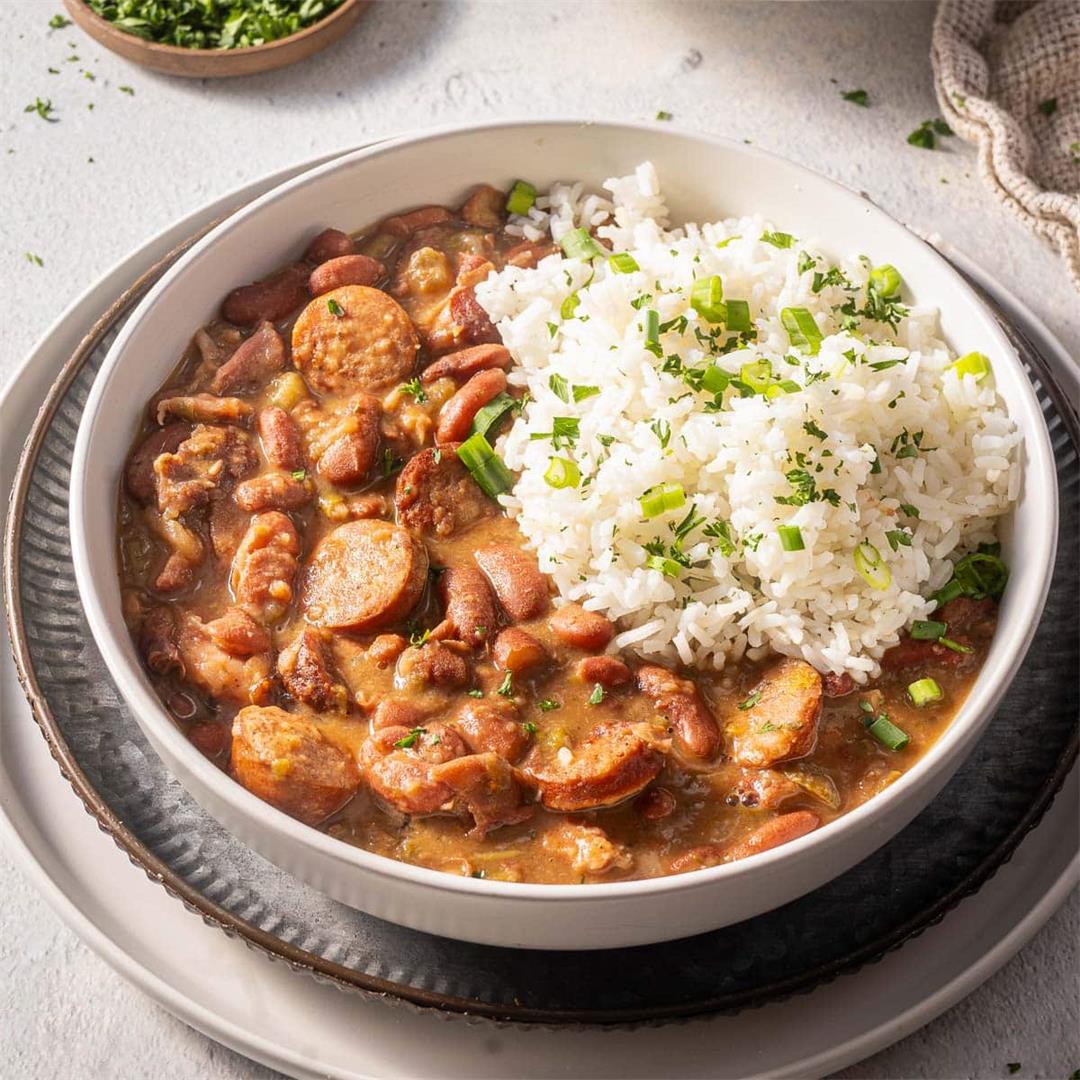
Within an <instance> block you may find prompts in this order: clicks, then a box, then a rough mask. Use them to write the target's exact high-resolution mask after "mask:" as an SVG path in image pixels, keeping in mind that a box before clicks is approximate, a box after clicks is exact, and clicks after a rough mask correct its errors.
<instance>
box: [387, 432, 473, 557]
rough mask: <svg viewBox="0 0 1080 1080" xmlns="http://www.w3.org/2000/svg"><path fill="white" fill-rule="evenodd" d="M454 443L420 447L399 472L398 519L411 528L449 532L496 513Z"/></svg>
mask: <svg viewBox="0 0 1080 1080" xmlns="http://www.w3.org/2000/svg"><path fill="white" fill-rule="evenodd" d="M456 450H457V448H456V447H455V446H453V445H450V446H444V447H442V448H439V449H434V450H433V449H431V448H430V447H429V448H428V449H426V450H421V451H420V453H419V454H414V455H413V456H412V457H411V458H410V459H409V462H408V464H407V465H406V466H405V468H404V469H402V470H401V472H400V473H399V474H398V478H397V487H396V489H395V494H394V501H395V502H396V504H397V513H398V520H399V521H400V522H401V523H402V524H403V525H407V526H408V527H409V528H410V529H416V530H418V531H420V532H426V533H435V535H436V536H450V535H451V534H452V533H456V532H461V531H462V530H463V529H466V528H468V527H469V526H470V525H472V524H474V523H475V522H477V521H479V520H480V519H481V518H483V517H487V516H488V515H489V514H491V513H493V507H494V504H493V503H492V502H491V500H490V499H489V498H488V497H487V496H486V495H485V494H484V493H483V492H482V491H481V490H480V488H479V487H478V486H477V484H476V481H475V480H473V478H472V477H471V476H470V475H469V470H468V469H466V468H465V466H464V465H462V464H461V462H460V461H459V460H458V456H457V453H456Z"/></svg>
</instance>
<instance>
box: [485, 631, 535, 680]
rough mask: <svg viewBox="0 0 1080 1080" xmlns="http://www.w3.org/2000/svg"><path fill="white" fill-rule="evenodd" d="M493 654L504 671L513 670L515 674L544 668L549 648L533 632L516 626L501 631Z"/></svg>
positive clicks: (493, 648) (492, 651)
mask: <svg viewBox="0 0 1080 1080" xmlns="http://www.w3.org/2000/svg"><path fill="white" fill-rule="evenodd" d="M491 654H492V656H493V657H494V659H495V663H496V664H497V665H498V666H499V667H500V668H502V670H503V671H512V672H513V673H514V674H515V675H524V674H526V673H527V672H530V671H535V670H536V669H537V668H542V667H544V665H545V664H547V662H548V659H549V657H548V653H547V649H545V648H544V646H543V645H541V644H540V642H539V641H537V640H536V638H534V637H533V636H532V634H529V633H526V632H525V631H524V630H521V629H519V628H518V627H516V626H508V627H506V629H505V630H500V631H499V636H498V637H497V638H496V639H495V644H494V646H493V647H492V650H491Z"/></svg>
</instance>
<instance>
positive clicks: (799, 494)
mask: <svg viewBox="0 0 1080 1080" xmlns="http://www.w3.org/2000/svg"><path fill="white" fill-rule="evenodd" d="M784 476H785V478H786V479H787V482H788V483H789V484H790V485H791V487H792V494H790V495H774V496H773V498H774V499H775V500H776V502H778V503H780V505H781V506H806V504H807V503H812V502H827V503H829V504H830V505H831V506H839V505H840V495H839V494H838V493H837V492H836V491H835V490H833V488H825V489H824V490H822V491H818V486H817V481H816V480H815V479H814V478H813V477H812V476H811V475H810V473H808V472H807V471H806V469H801V468H800V469H789V470H788V471H787V472H786V473H784Z"/></svg>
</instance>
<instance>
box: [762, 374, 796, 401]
mask: <svg viewBox="0 0 1080 1080" xmlns="http://www.w3.org/2000/svg"><path fill="white" fill-rule="evenodd" d="M801 389H802V387H801V386H800V385H799V384H798V383H797V382H795V380H794V379H781V380H780V381H779V382H775V383H773V384H772V385H771V386H767V387H765V397H766V399H767V400H770V401H771V400H772V399H773V398H774V397H779V396H780V395H781V394H797V393H798V392H799V391H800V390H801Z"/></svg>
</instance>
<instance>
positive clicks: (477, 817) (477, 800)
mask: <svg viewBox="0 0 1080 1080" xmlns="http://www.w3.org/2000/svg"><path fill="white" fill-rule="evenodd" d="M431 779H432V780H433V781H434V782H435V783H437V784H445V785H446V786H447V787H448V788H449V789H450V793H451V795H450V799H451V801H450V810H451V813H454V814H458V815H459V816H462V817H468V818H472V821H473V827H472V828H471V829H470V830H469V831H468V833H467V834H466V835H467V836H470V837H476V838H479V839H482V838H483V837H485V836H487V834H488V833H490V832H493V831H494V830H495V829H499V828H502V826H504V825H517V824H519V823H520V822H522V821H526V820H528V819H529V818H530V817H532V815H533V814H534V813H536V804H535V803H526V802H525V801H524V798H525V792H524V790H523V789H522V786H521V784H519V783H518V781H517V777H516V776H515V775H514V770H513V769H512V768H511V767H510V766H509V765H508V764H507V763H506V761H504V760H503V759H502V758H501V757H499V756H498V755H497V754H469V755H468V756H466V757H459V758H454V759H453V760H452V761H447V762H445V763H444V764H442V765H435V766H434V767H433V768H432V770H431Z"/></svg>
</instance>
